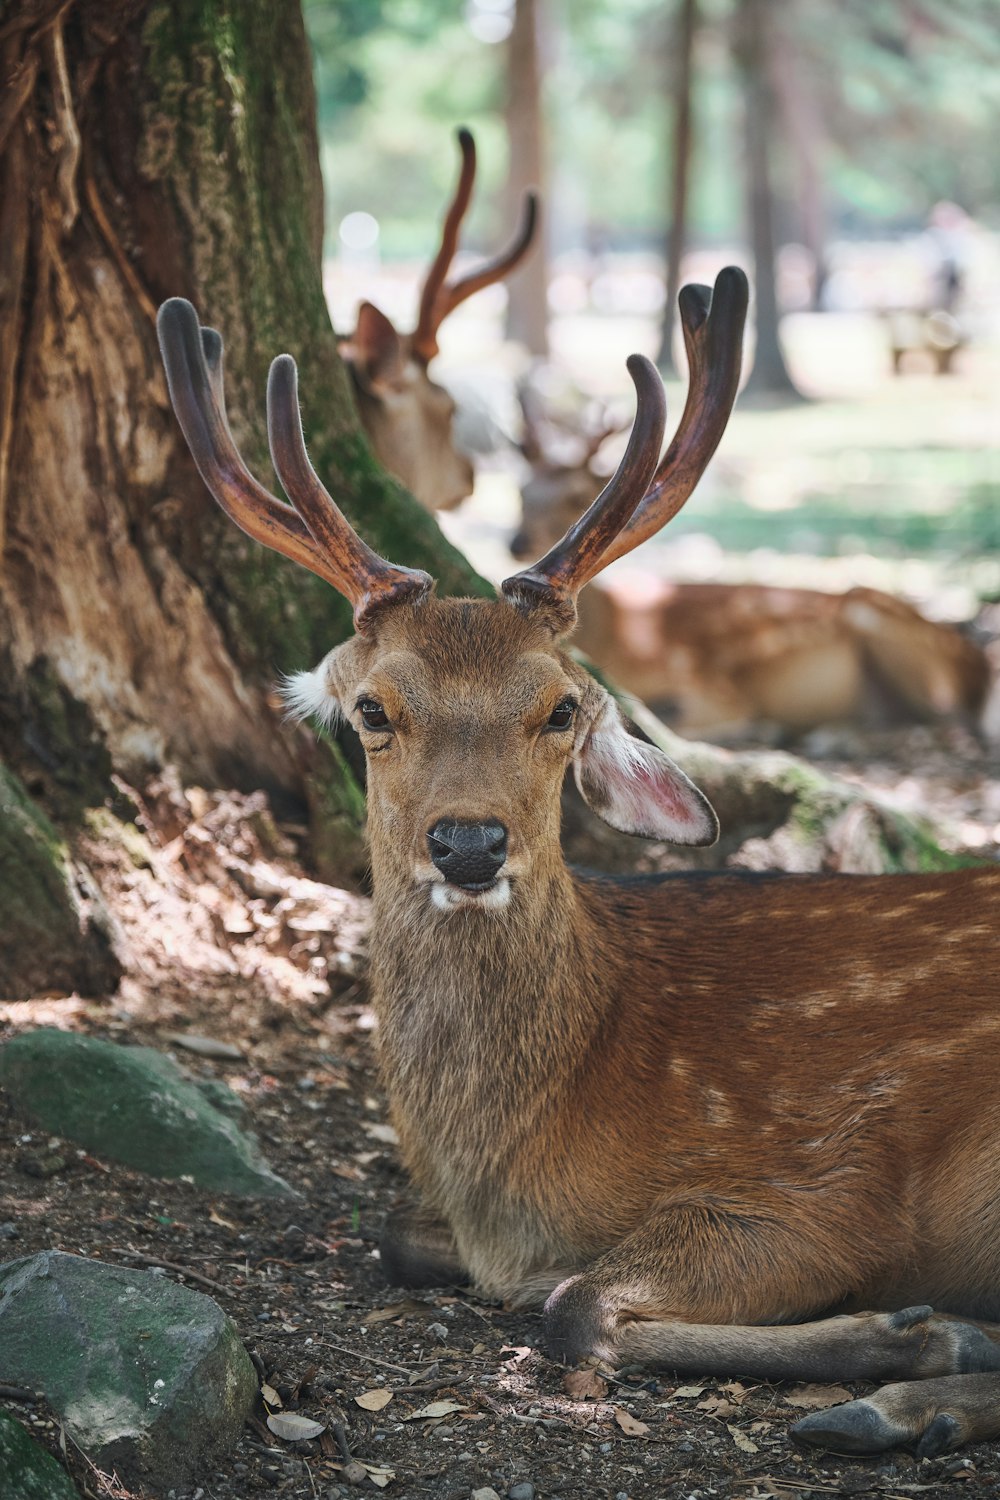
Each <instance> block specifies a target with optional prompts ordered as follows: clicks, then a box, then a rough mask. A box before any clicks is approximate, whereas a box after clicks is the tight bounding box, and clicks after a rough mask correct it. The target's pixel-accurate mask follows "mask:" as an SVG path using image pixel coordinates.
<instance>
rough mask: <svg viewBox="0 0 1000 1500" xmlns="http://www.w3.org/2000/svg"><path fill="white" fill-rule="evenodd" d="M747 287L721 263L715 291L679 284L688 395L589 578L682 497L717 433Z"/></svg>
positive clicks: (735, 365) (735, 380) (736, 377)
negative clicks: (642, 490)
mask: <svg viewBox="0 0 1000 1500" xmlns="http://www.w3.org/2000/svg"><path fill="white" fill-rule="evenodd" d="M749 296H750V288H749V286H748V284H747V279H746V276H745V275H744V274H743V272H742V271H741V270H740V269H739V268H738V267H737V266H726V267H725V269H724V270H722V271H720V272H719V274H718V276H717V277H716V281H715V289H714V291H713V290H711V289H710V288H709V287H707V286H695V285H691V286H686V287H682V288H681V293H680V296H679V297H678V299H677V300H678V305H679V307H680V314H681V325H682V327H683V330H684V347H685V349H686V350H687V357H688V394H687V400H686V402H685V403H684V411H683V413H682V415H681V419H680V422H679V423H678V426H677V431H676V432H675V433H674V437H673V441H672V442H671V443H670V446H669V447H668V448H667V451H666V453H664V455H663V457H662V459H661V460H660V463H659V465H658V467H657V470H656V473H655V474H654V475H653V482H652V484H651V485H650V487H649V489H648V491H647V492H646V494H645V496H644V497H643V500H642V503H641V504H640V505H639V506H638V508H637V509H636V511H635V512H634V513H633V515H632V519H631V520H630V521H629V523H628V525H627V526H626V527H625V528H624V529H623V530H622V532H621V533H620V534H619V536H618V537H617V538H616V539H615V540H614V541H613V542H612V544H611V545H610V547H608V549H607V551H606V552H605V553H604V555H603V556H602V557H601V559H600V561H599V563H598V565H597V567H596V568H595V569H594V571H593V573H592V574H590V575H589V576H590V577H594V576H595V575H596V574H597V573H599V572H601V571H602V569H604V568H606V567H607V566H608V564H609V563H611V562H614V560H615V558H617V557H623V556H624V555H625V553H626V552H631V551H632V549H633V548H634V547H638V545H639V543H640V542H644V541H646V540H647V539H648V538H649V537H651V536H655V534H656V532H658V531H659V530H660V529H661V528H662V527H663V526H665V525H666V524H667V522H668V521H670V520H672V519H673V517H674V516H675V515H676V514H677V512H678V511H679V510H680V509H681V508H682V506H683V505H684V504H685V502H686V501H687V500H688V498H689V497H690V495H691V494H692V492H693V491H694V488H695V486H696V485H697V483H698V481H699V479H700V478H701V476H702V474H704V472H705V470H706V468H707V467H708V463H709V460H710V459H711V457H712V454H713V453H714V452H715V450H716V448H717V447H718V446H719V443H720V441H721V439H722V434H723V433H724V432H725V430H726V423H727V422H728V421H729V417H730V414H731V413H732V410H733V405H734V403H735V401H736V395H737V391H738V389H739V383H740V365H741V362H742V355H743V326H744V324H745V322H746V316H747V303H748V300H749Z"/></svg>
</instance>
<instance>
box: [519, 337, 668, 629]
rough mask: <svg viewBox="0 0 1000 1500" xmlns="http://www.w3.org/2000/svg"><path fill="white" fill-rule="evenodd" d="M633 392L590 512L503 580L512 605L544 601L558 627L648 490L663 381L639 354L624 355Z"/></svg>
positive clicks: (662, 417)
mask: <svg viewBox="0 0 1000 1500" xmlns="http://www.w3.org/2000/svg"><path fill="white" fill-rule="evenodd" d="M628 372H629V374H630V375H631V377H632V381H633V384H634V385H635V392H636V400H637V407H636V414H635V422H634V423H633V426H632V434H631V436H630V438H629V440H628V447H627V448H626V450H625V455H624V457H623V458H622V461H621V463H620V464H619V465H618V468H617V469H616V471H615V473H614V475H613V476H612V478H611V479H610V480H609V482H608V483H607V484H606V485H605V487H604V489H603V490H602V491H601V493H600V494H599V495H598V497H597V499H596V500H595V501H594V503H593V505H592V506H591V507H590V509H589V510H587V511H585V512H584V514H583V515H582V516H581V517H580V519H579V520H578V521H576V522H574V524H573V525H572V526H571V527H570V528H569V530H568V531H567V532H566V534H565V536H563V537H562V539H561V540H560V541H558V542H557V543H556V545H555V546H554V547H553V548H552V549H551V550H550V551H549V552H547V553H546V554H545V556H544V557H543V558H542V559H541V561H540V562H537V563H535V564H534V565H533V566H532V567H530V568H527V569H525V570H524V571H523V572H521V573H515V574H514V576H513V577H512V578H508V579H505V581H504V583H503V585H502V589H503V592H504V594H505V595H506V597H507V598H508V599H511V600H513V601H514V603H516V604H521V605H528V606H535V605H542V606H544V607H546V608H548V609H549V610H551V611H552V613H553V614H554V617H555V619H556V621H557V622H558V624H559V625H560V627H561V628H565V629H569V628H570V627H571V626H572V625H573V624H574V622H575V620H576V596H577V594H578V593H579V592H580V590H581V589H582V588H583V585H584V584H585V583H586V582H587V581H588V580H589V579H590V578H593V576H594V574H595V573H597V572H599V570H600V568H601V567H602V566H603V557H604V554H605V552H606V551H607V549H608V547H609V546H610V545H611V543H612V541H613V540H614V538H615V537H616V536H617V535H618V533H619V532H620V531H621V530H622V528H623V527H624V526H625V525H626V524H627V522H628V521H629V519H630V517H631V516H632V513H633V512H634V510H635V508H636V506H637V505H638V504H640V502H641V501H642V498H643V496H644V495H645V494H646V490H647V486H648V485H649V482H650V480H651V479H652V477H653V470H654V469H655V467H656V460H657V458H658V456H659V452H660V444H661V443H662V442H663V428H664V424H665V422H666V416H667V404H666V398H665V397H664V394H663V383H662V381H661V380H660V377H659V375H658V374H657V373H656V367H655V365H653V364H651V363H650V361H649V360H648V359H646V358H645V357H644V356H643V355H641V354H632V355H630V356H629V359H628Z"/></svg>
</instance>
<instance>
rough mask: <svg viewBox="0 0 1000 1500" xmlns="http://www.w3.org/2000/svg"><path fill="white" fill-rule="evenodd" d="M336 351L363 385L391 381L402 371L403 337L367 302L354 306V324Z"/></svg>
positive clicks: (383, 315)
mask: <svg viewBox="0 0 1000 1500" xmlns="http://www.w3.org/2000/svg"><path fill="white" fill-rule="evenodd" d="M340 353H341V356H342V358H343V359H345V360H347V362H348V363H349V364H351V365H353V366H354V369H355V371H356V373H357V375H358V377H359V379H360V380H361V381H362V382H363V383H364V384H366V385H371V386H375V385H379V384H391V383H392V382H393V381H396V380H398V379H399V377H400V376H401V375H402V373H403V365H404V359H403V341H402V339H401V338H400V336H399V334H398V333H397V332H396V330H395V328H393V326H392V324H391V323H390V322H389V319H388V318H387V317H386V315H385V313H382V312H379V310H378V308H377V307H375V306H374V305H373V304H372V303H371V302H362V304H361V306H360V307H359V308H358V323H357V327H356V328H355V330H354V332H353V334H352V335H351V337H350V338H349V339H347V340H346V341H345V342H344V343H343V344H341V346H340Z"/></svg>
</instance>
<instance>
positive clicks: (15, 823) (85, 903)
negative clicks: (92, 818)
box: [0, 765, 120, 1000]
mask: <svg viewBox="0 0 1000 1500" xmlns="http://www.w3.org/2000/svg"><path fill="white" fill-rule="evenodd" d="M119 974H120V966H119V963H118V960H117V958H116V957H115V954H114V951H113V948H112V945H111V939H110V931H109V923H108V918H107V913H106V912H105V910H104V907H103V905H102V903H101V900H100V897H99V895H98V893H97V890H96V888H95V886H94V883H93V881H92V880H91V879H90V877H89V875H88V873H87V871H86V870H85V869H83V868H82V867H81V866H80V865H78V864H75V863H74V861H73V860H72V858H71V856H70V852H69V850H68V848H67V846H66V844H65V842H64V840H63V839H62V838H61V837H60V836H59V834H58V833H57V832H56V830H55V828H54V827H53V826H52V824H51V823H50V822H49V820H48V819H47V818H46V817H45V815H44V814H43V813H41V812H40V811H39V809H38V808H37V807H36V806H35V805H34V803H33V802H32V801H31V799H30V798H29V797H28V795H27V794H26V792H25V790H24V788H23V787H22V786H21V784H20V782H19V781H18V780H17V778H16V777H14V776H12V775H11V773H10V772H9V771H8V770H6V769H5V768H4V767H3V766H2V765H0V1000H22V999H25V998H26V997H27V996H29V995H32V994H36V993H37V992H38V991H39V990H43V991H46V992H52V991H56V992H62V993H64V994H70V993H71V992H72V991H73V990H78V991H80V992H81V993H82V994H84V995H97V994H101V993H102V992H106V991H107V990H110V989H114V987H115V985H116V984H117V982H118V977H119Z"/></svg>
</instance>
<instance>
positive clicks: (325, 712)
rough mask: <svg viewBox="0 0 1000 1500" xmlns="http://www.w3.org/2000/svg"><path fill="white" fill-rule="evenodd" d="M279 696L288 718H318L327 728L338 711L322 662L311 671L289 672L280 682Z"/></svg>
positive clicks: (338, 705)
mask: <svg viewBox="0 0 1000 1500" xmlns="http://www.w3.org/2000/svg"><path fill="white" fill-rule="evenodd" d="M281 696H282V698H283V699H284V700H285V708H286V711H287V713H288V717H289V718H290V719H319V721H320V723H321V724H323V725H324V726H325V727H326V728H327V729H329V727H330V725H331V724H333V723H334V721H335V720H336V718H337V716H338V715H339V713H340V704H339V703H338V702H337V700H336V698H335V697H334V696H333V694H332V693H331V692H330V686H329V683H328V682H327V680H326V671H325V668H324V666H323V664H322V663H321V664H320V665H319V666H318V667H316V668H314V670H313V671H312V672H290V673H289V674H288V676H287V677H286V678H285V679H284V681H283V682H282V684H281Z"/></svg>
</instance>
